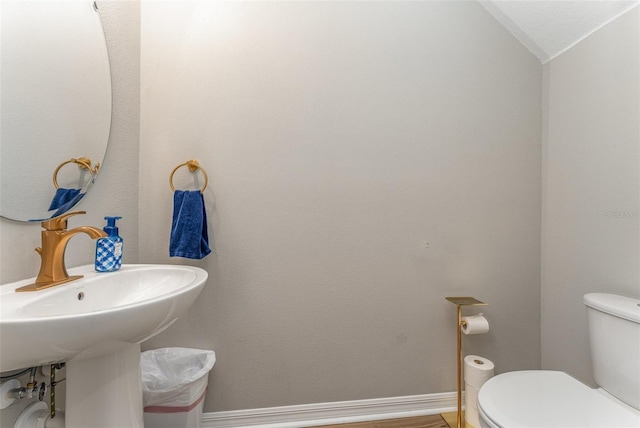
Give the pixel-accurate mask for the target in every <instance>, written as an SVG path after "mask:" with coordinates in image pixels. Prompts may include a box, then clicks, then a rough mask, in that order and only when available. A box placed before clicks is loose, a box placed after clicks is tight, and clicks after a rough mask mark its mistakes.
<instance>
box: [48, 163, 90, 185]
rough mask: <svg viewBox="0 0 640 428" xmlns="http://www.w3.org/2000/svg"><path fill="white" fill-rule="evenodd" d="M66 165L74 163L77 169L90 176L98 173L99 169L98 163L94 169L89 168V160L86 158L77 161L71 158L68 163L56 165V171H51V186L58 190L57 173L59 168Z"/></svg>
mask: <svg viewBox="0 0 640 428" xmlns="http://www.w3.org/2000/svg"><path fill="white" fill-rule="evenodd" d="M68 163H76V164H78V168H80V169H86V170H87V171H89V172H90V173H91V174H96V173H97V172H98V169H100V164H99V163H97V164H96V166H95V168H91V159H89V158H86V157H81V158H78V159H75V158H71V159H69V160H68V161H65V162H62V163H61V164H60V165H58V167H57V168H56V170H55V171H53V185H54V186H56V189H59V188H60V186H59V185H58V171H60V168H62V167H63V166H65V165H66V164H68Z"/></svg>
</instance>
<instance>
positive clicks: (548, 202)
mask: <svg viewBox="0 0 640 428" xmlns="http://www.w3.org/2000/svg"><path fill="white" fill-rule="evenodd" d="M638 76H640V8H637V7H636V8H635V9H634V10H633V11H631V12H629V13H627V14H626V15H624V16H622V17H621V18H618V19H617V20H615V21H613V22H612V23H610V24H609V25H607V26H606V27H604V28H602V29H600V30H599V31H598V32H596V33H594V34H592V35H591V36H589V37H588V38H587V39H586V40H584V41H582V42H581V43H580V44H578V45H576V46H575V47H573V48H572V49H570V50H569V51H567V52H565V53H564V54H562V55H561V56H559V57H558V58H556V59H554V60H552V61H551V62H550V63H548V64H547V65H545V78H544V91H545V96H544V97H545V103H544V107H545V112H546V117H545V126H544V131H545V132H544V133H545V138H544V163H543V165H544V175H543V177H544V180H543V189H544V198H543V201H544V203H543V234H542V255H543V258H542V260H543V265H542V267H543V269H542V315H543V316H542V362H543V367H545V368H548V369H556V370H564V371H567V372H569V373H571V374H573V375H574V376H576V377H577V378H579V379H581V380H584V381H586V382H591V383H592V382H593V378H592V376H591V361H590V358H589V347H588V340H587V339H588V337H587V330H586V328H587V326H586V313H585V309H584V305H583V304H582V296H583V295H584V294H586V293H589V292H611V293H618V294H622V295H628V296H632V297H636V298H638V297H640V105H639V104H640V103H639V100H640V79H638Z"/></svg>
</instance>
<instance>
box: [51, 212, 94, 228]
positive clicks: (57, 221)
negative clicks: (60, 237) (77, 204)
mask: <svg viewBox="0 0 640 428" xmlns="http://www.w3.org/2000/svg"><path fill="white" fill-rule="evenodd" d="M86 213H87V212H86V211H74V212H71V213H66V214H64V215H61V216H60V217H56V218H52V219H51V220H47V221H43V222H42V228H43V229H46V230H66V229H67V219H68V218H69V217H71V216H72V215H76V214H86Z"/></svg>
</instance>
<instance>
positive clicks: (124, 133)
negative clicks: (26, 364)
mask: <svg viewBox="0 0 640 428" xmlns="http://www.w3.org/2000/svg"><path fill="white" fill-rule="evenodd" d="M99 7H100V15H101V17H102V21H103V25H104V30H105V34H106V38H107V46H108V49H109V61H110V63H111V76H112V90H113V113H112V124H111V135H110V136H109V148H108V149H107V155H106V158H105V160H104V163H103V167H102V168H101V171H100V176H99V177H98V179H97V180H96V183H95V185H94V187H93V189H92V191H91V192H90V193H89V194H88V195H87V196H85V197H84V198H83V199H82V202H81V203H80V204H79V205H78V207H77V209H78V210H86V211H87V214H86V215H84V216H79V217H73V218H71V219H70V220H69V225H70V227H75V226H79V225H85V224H87V225H95V226H101V225H103V224H104V219H103V217H104V216H105V215H110V214H111V215H114V214H117V215H122V216H123V219H122V220H121V224H120V234H121V235H122V236H123V237H124V239H125V243H124V255H123V257H124V262H125V263H136V262H137V261H138V232H137V229H138V153H139V151H138V144H139V143H138V142H139V132H140V110H139V105H140V5H139V3H137V2H128V1H127V2H99ZM40 230H41V229H40V225H39V224H26V223H18V222H14V221H9V220H6V219H0V237H1V239H0V245H1V246H2V249H1V250H2V252H1V257H0V272H1V278H2V283H3V284H4V283H9V282H12V281H16V280H19V279H24V278H30V277H34V276H35V275H37V273H38V269H39V267H40V257H39V256H38V254H36V252H35V251H34V248H35V247H38V246H40ZM94 257H95V243H94V242H93V241H91V240H90V239H89V238H88V237H85V236H84V235H83V236H77V237H74V238H73V239H72V240H71V241H70V242H69V246H68V247H67V253H66V258H65V259H66V262H67V266H81V265H84V264H89V263H93V261H94ZM1 335H2V332H1V331H0V339H1V337H2V336H1ZM61 385H62V388H59V389H58V391H60V392H61V395H60V397H59V398H60V399H59V404H62V403H63V402H64V400H63V399H62V398H63V396H64V384H61ZM27 401H28V400H23V401H22V402H21V403H18V404H15V405H13V406H12V407H9V408H7V409H5V410H2V411H0V426H3V427H4V426H7V427H8V426H13V423H14V421H15V419H16V418H17V416H18V415H19V414H20V411H21V409H22V408H23V407H25V406H26V405H27V404H29V403H28V402H27Z"/></svg>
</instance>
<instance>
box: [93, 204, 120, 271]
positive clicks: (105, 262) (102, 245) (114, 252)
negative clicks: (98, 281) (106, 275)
mask: <svg viewBox="0 0 640 428" xmlns="http://www.w3.org/2000/svg"><path fill="white" fill-rule="evenodd" d="M121 218H122V217H109V216H107V217H105V218H104V219H105V220H107V225H106V226H105V227H104V228H103V229H102V230H104V231H105V232H106V233H107V235H109V236H106V237H104V238H100V239H98V241H97V242H96V266H95V268H96V271H97V272H115V271H117V270H118V269H120V266H122V238H121V237H120V236H118V227H117V226H116V220H120V219H121Z"/></svg>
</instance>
